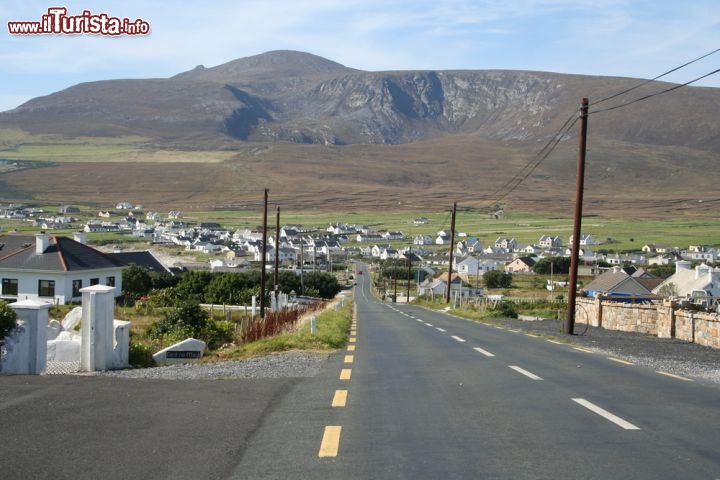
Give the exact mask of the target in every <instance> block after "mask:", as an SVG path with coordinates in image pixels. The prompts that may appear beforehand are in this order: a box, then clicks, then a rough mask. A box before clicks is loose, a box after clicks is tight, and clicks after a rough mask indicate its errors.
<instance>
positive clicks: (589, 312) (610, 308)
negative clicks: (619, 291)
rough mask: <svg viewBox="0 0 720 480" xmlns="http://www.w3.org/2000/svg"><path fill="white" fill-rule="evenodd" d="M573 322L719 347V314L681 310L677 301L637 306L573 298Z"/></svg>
mask: <svg viewBox="0 0 720 480" xmlns="http://www.w3.org/2000/svg"><path fill="white" fill-rule="evenodd" d="M576 305H577V307H576V314H575V321H576V322H578V323H589V324H590V325H592V326H594V327H602V328H606V329H608V330H620V331H623V332H636V333H643V334H648V335H657V336H658V337H660V338H677V339H679V340H684V341H686V342H691V343H697V344H698V345H704V346H708V347H713V348H720V315H718V314H717V313H707V312H697V311H691V310H682V309H680V307H679V305H678V304H677V303H676V302H671V301H666V302H663V303H662V304H650V305H648V304H638V303H626V302H613V301H610V300H606V299H603V298H602V297H597V298H592V299H591V298H578V299H576Z"/></svg>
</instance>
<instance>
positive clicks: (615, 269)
mask: <svg viewBox="0 0 720 480" xmlns="http://www.w3.org/2000/svg"><path fill="white" fill-rule="evenodd" d="M621 271H622V267H621V266H620V265H615V266H614V267H613V273H620V272H621Z"/></svg>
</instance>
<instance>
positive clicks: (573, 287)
mask: <svg viewBox="0 0 720 480" xmlns="http://www.w3.org/2000/svg"><path fill="white" fill-rule="evenodd" d="M587 121H588V99H587V98H583V99H582V104H581V106H580V146H579V148H578V167H577V180H576V181H577V192H576V194H575V221H574V224H573V237H572V238H573V244H572V254H571V257H570V285H569V287H570V288H569V290H568V308H567V315H566V316H565V324H564V325H563V332H564V333H566V334H568V335H573V334H574V329H575V299H576V297H577V276H578V275H577V273H578V259H579V256H580V231H581V225H582V207H583V193H584V190H585V150H586V146H587Z"/></svg>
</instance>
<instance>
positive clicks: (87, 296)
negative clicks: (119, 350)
mask: <svg viewBox="0 0 720 480" xmlns="http://www.w3.org/2000/svg"><path fill="white" fill-rule="evenodd" d="M80 293H82V324H81V326H80V335H81V338H82V342H81V349H80V371H83V372H94V371H99V370H110V369H111V368H112V366H113V316H114V313H115V287H108V286H105V285H93V286H92V287H86V288H81V289H80Z"/></svg>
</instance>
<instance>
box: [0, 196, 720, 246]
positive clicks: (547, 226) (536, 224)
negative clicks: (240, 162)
mask: <svg viewBox="0 0 720 480" xmlns="http://www.w3.org/2000/svg"><path fill="white" fill-rule="evenodd" d="M58 207H59V206H53V205H45V206H42V207H41V208H43V210H44V211H45V212H46V214H55V215H57V211H58ZM80 209H81V214H79V215H73V216H75V217H77V218H78V219H79V222H78V223H77V224H76V227H75V228H72V229H67V230H54V231H53V232H51V233H53V234H58V235H68V236H71V235H72V233H73V232H74V231H77V228H78V226H79V225H81V224H84V223H85V222H87V221H88V220H91V219H97V218H98V217H97V210H96V209H95V208H93V207H88V206H80ZM438 210H440V211H436V212H416V211H412V212H411V211H387V212H378V211H373V212H368V211H347V212H340V211H337V212H295V211H285V210H282V208H281V212H280V224H281V225H288V224H301V225H305V226H309V227H317V228H319V229H323V230H324V229H325V228H327V227H328V226H329V225H330V224H331V223H348V224H357V225H366V226H368V227H370V228H372V229H374V230H377V231H385V230H389V231H400V232H403V233H404V234H405V235H406V236H408V237H410V238H409V239H408V240H404V241H395V242H392V243H393V244H394V245H396V246H402V245H410V243H411V242H412V240H411V239H412V237H413V236H415V235H420V234H424V235H432V236H435V234H436V233H437V232H438V231H439V230H449V229H450V222H451V213H450V211H451V207H450V206H448V208H446V209H445V210H444V211H442V210H441V209H440V208H439V209H438ZM126 213H127V212H126ZM126 213H123V212H116V214H115V216H114V217H113V218H110V219H103V220H112V221H117V220H120V219H122V218H123V215H125V214H126ZM163 213H166V212H163ZM418 217H425V218H427V219H428V220H429V222H428V223H427V224H426V225H415V224H414V223H413V220H414V219H415V218H418ZM182 220H183V221H185V222H186V223H188V224H191V225H192V224H199V223H201V222H216V223H219V224H221V225H222V226H223V227H224V228H227V229H238V228H250V229H258V228H259V227H260V226H261V225H262V206H261V205H258V206H257V207H253V209H252V210H242V211H239V210H233V211H231V210H223V211H205V212H200V211H198V212H185V214H184V216H183V218H182ZM275 223H276V210H275V206H274V205H270V207H269V209H268V232H269V233H268V234H269V235H274V233H275ZM455 224H456V225H455V227H456V231H457V232H461V233H465V234H467V235H468V236H475V237H478V238H480V240H481V242H482V245H483V246H484V247H487V246H488V245H492V244H493V243H494V242H495V240H496V239H497V238H498V237H511V238H515V239H516V240H517V241H518V242H519V243H520V244H537V243H538V241H539V239H540V237H541V236H542V235H552V236H559V237H560V238H561V239H562V240H563V243H564V244H565V245H567V244H568V242H569V237H570V235H571V233H572V227H573V221H572V218H571V217H570V216H567V217H558V216H552V217H541V216H537V215H534V214H530V213H523V212H514V213H513V212H509V213H508V214H507V216H506V218H504V219H494V218H490V217H489V215H488V214H486V213H481V212H478V211H466V210H463V209H461V208H458V212H457V214H456V221H455ZM0 229H2V230H3V231H10V230H17V231H21V232H34V231H37V230H38V228H36V227H33V225H32V223H29V222H27V221H18V220H12V221H10V220H0ZM582 232H583V234H591V235H592V236H593V237H594V238H595V240H596V241H597V242H599V244H598V245H595V246H594V247H592V249H593V250H595V251H597V250H601V249H607V250H612V251H616V252H625V251H640V250H641V249H642V247H643V246H644V245H646V244H658V245H664V246H668V247H678V248H681V249H686V248H687V247H688V246H689V245H711V246H715V245H720V221H717V220H707V219H677V220H673V219H669V220H642V219H622V218H618V219H609V218H601V217H588V218H584V219H583V223H582ZM87 239H88V241H89V242H105V243H107V242H109V241H113V240H117V241H118V243H129V242H132V243H138V242H140V243H142V240H140V239H134V238H131V237H129V236H128V235H127V234H118V233H97V234H96V233H93V234H88V235H87ZM608 239H611V241H609V240H608ZM456 240H460V237H457V238H456Z"/></svg>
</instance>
